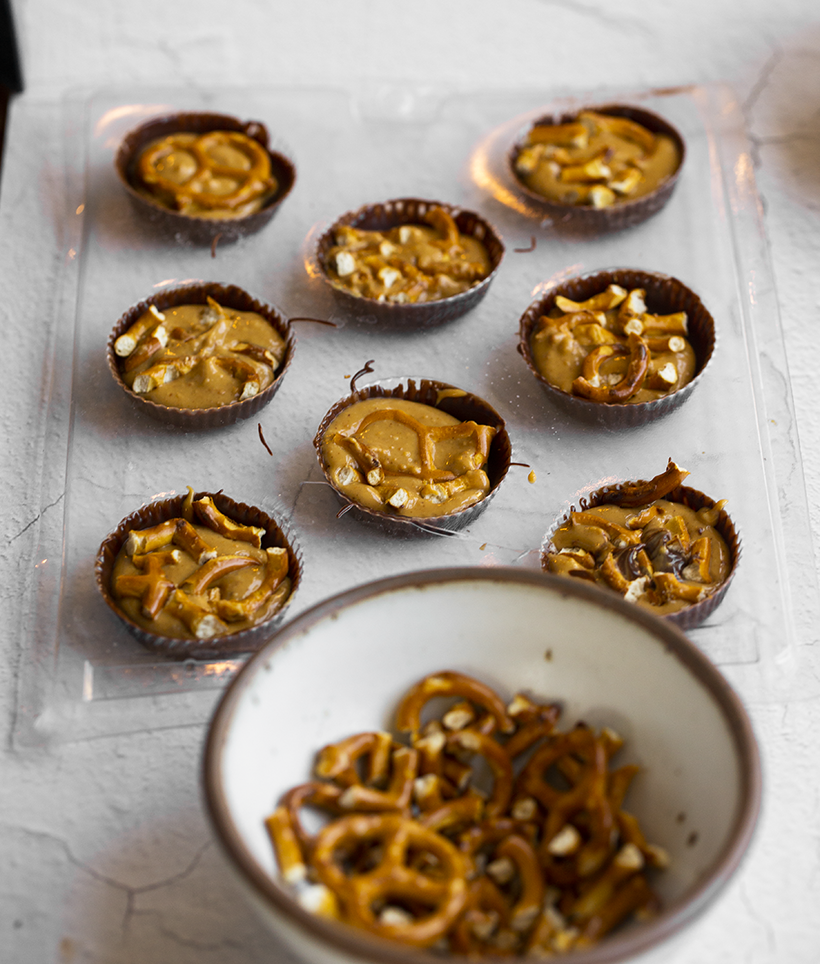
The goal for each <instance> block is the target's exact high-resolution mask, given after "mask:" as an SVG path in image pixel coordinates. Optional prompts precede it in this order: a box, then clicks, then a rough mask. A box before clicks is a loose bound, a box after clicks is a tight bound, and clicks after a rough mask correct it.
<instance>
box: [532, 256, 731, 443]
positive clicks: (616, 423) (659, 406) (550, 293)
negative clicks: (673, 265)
mask: <svg viewBox="0 0 820 964" xmlns="http://www.w3.org/2000/svg"><path fill="white" fill-rule="evenodd" d="M610 284H619V285H621V287H623V288H626V289H628V290H631V289H632V288H643V289H645V290H646V302H647V307H648V309H649V310H650V311H652V312H655V313H657V314H671V313H672V312H676V311H685V312H686V313H687V316H688V322H689V334H688V336H687V337H688V339H689V342H690V344H691V345H692V347H693V348H694V350H695V356H696V358H697V369H696V371H695V377H694V378H693V379H692V381H691V382H689V383H688V384H687V385H684V386H683V388H680V389H678V391H676V392H671V393H670V394H669V395H663V396H661V397H660V398H656V399H654V400H653V401H650V402H638V403H635V404H629V403H624V404H622V405H620V404H616V403H612V402H593V401H591V400H589V399H586V398H580V397H578V396H577V395H572V394H570V393H569V392H565V391H562V390H561V389H560V388H556V387H555V386H554V385H551V384H550V383H549V382H548V381H547V379H546V378H545V377H544V376H543V375H542V374H541V373H540V372H539V371H538V369H537V368H536V367H535V361H534V359H533V356H532V349H531V340H532V336H533V333H534V331H535V327H536V325H537V324H538V320H539V319H540V317H541V316H542V315H545V314H547V313H548V312H549V311H550V309H551V308H552V306H553V304H554V303H555V298H556V297H557V296H558V295H563V296H564V297H567V298H570V299H572V300H573V301H584V300H586V299H587V298H591V297H592V295H594V294H597V293H598V292H600V291H604V290H605V289H606V287H607V286H608V285H610ZM715 344H716V333H715V321H714V318H712V316H711V314H709V312H708V310H707V309H706V307H705V305H704V304H703V302H702V301H701V300H700V298H699V297H698V296H697V295H696V294H695V293H694V291H692V290H691V289H690V288H687V287H686V285H685V284H683V282H682V281H678V279H677V278H673V277H671V276H670V275H666V274H661V273H660V272H657V271H642V270H638V269H635V268H610V269H607V270H602V271H592V272H590V273H589V274H583V275H579V276H577V277H575V278H570V279H568V280H566V281H559V282H557V283H555V284H554V285H552V286H551V287H550V288H549V289H548V290H547V291H546V292H545V293H544V294H543V295H541V297H540V298H538V299H537V300H536V301H534V302H533V303H532V304H531V305H530V306H529V307H528V308H527V310H526V311H525V312H524V314H523V315H522V316H521V319H520V321H519V327H518V352H519V354H520V355H521V356H522V358H523V359H524V361H525V362H526V363H527V367H528V368H529V370H530V371H531V372H532V374H533V375H534V376H535V378H536V379H537V380H538V382H539V384H540V385H541V387H542V388H543V389H544V391H545V392H546V393H547V395H548V396H549V397H550V398H551V399H552V400H553V401H554V402H555V403H556V404H557V405H558V407H559V408H561V409H562V410H563V411H564V412H566V413H568V414H570V415H573V416H576V417H578V418H582V419H584V420H585V421H588V422H595V423H598V424H599V425H606V426H609V427H611V428H629V427H631V426H634V425H643V424H645V423H646V422H652V421H654V420H655V419H657V418H660V417H661V416H663V415H666V414H668V413H669V412H672V411H674V410H675V409H676V408H679V407H680V406H681V405H683V403H684V402H685V401H686V400H687V399H688V398H689V396H690V395H691V394H692V392H693V391H694V390H695V388H696V387H697V386H698V385H699V384H700V382H701V379H702V377H703V373H704V371H705V369H706V366H707V365H708V363H709V360H710V359H711V357H712V355H713V353H714V350H715Z"/></svg>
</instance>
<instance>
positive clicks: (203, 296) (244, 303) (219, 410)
mask: <svg viewBox="0 0 820 964" xmlns="http://www.w3.org/2000/svg"><path fill="white" fill-rule="evenodd" d="M209 296H210V297H211V298H213V299H214V300H215V301H217V302H218V303H219V304H220V305H221V306H222V307H223V308H233V309H234V310H235V311H252V312H255V313H256V314H259V315H261V316H262V317H263V318H264V319H265V321H267V322H268V324H270V326H271V327H272V328H273V329H274V330H275V331H276V333H277V334H278V335H280V336H281V337H282V338H283V339H284V342H285V351H284V354H283V355H282V360H281V362H280V363H279V365H278V367H277V368H276V370H275V371H274V373H273V375H274V378H273V381H272V382H271V384H270V385H268V387H267V388H266V389H264V390H263V391H261V392H259V394H258V395H253V396H251V398H246V399H244V400H241V401H240V400H239V399H236V400H234V401H232V402H228V403H227V404H226V405H216V406H213V407H211V408H177V407H175V406H173V405H161V404H160V403H159V402H155V401H153V400H152V399H150V398H147V397H146V396H144V395H139V394H137V393H136V392H135V391H133V389H131V388H129V387H128V385H127V384H126V383H125V381H124V380H123V378H122V373H121V371H120V365H119V362H118V358H119V356H118V355H117V354H116V352H115V351H114V343H115V342H116V340H117V338H119V336H120V335H122V334H124V333H125V332H126V331H127V330H128V329H129V328H130V327H131V325H133V324H134V322H135V321H136V320H137V319H138V318H139V317H140V315H143V314H144V313H145V312H146V311H148V310H149V308H150V306H151V305H154V306H155V307H156V309H157V310H158V311H160V312H162V311H165V310H167V309H169V308H175V307H177V306H179V305H184V304H203V305H204V304H207V298H208V297H209ZM295 351H296V336H295V334H294V331H293V327H292V326H291V324H290V322H289V320H288V318H287V315H285V314H284V312H282V311H281V310H280V309H279V308H277V307H276V306H275V305H272V304H270V303H268V302H264V301H260V300H259V299H258V298H255V297H254V296H253V295H251V294H250V293H249V292H247V291H245V290H244V288H240V287H238V286H237V285H228V284H224V283H222V282H218V281H204V282H196V283H194V284H188V285H181V286H179V287H174V288H165V289H164V290H162V291H158V292H156V293H155V294H152V295H150V296H149V297H148V298H145V299H143V300H142V301H140V302H138V303H137V304H135V305H132V306H131V307H130V308H129V309H127V311H125V312H123V314H122V315H121V316H120V318H119V320H118V321H117V323H116V325H115V326H114V328H113V330H112V332H111V334H110V335H109V338H108V346H107V360H108V369H109V371H110V372H111V374H112V376H113V378H114V381H115V382H116V384H117V385H118V386H119V387H120V388H121V389H122V390H123V391H124V392H125V393H126V395H127V396H128V397H129V399H130V400H131V401H132V402H133V403H134V404H135V405H136V406H138V407H139V410H140V411H144V412H145V414H147V415H149V416H151V418H154V419H156V420H158V421H160V422H165V423H166V424H172V425H178V426H183V427H185V428H190V429H210V428H220V427H222V426H224V425H232V424H233V423H235V422H237V421H239V420H240V419H244V418H250V416H251V415H254V414H255V413H256V412H258V411H260V409H262V408H264V407H265V405H267V404H268V403H269V402H270V401H271V400H272V398H273V396H274V395H275V394H276V392H277V391H278V390H279V386H280V385H281V383H282V379H283V378H284V377H285V374H286V372H287V370H288V369H289V368H290V365H291V362H292V361H293V356H294V354H295Z"/></svg>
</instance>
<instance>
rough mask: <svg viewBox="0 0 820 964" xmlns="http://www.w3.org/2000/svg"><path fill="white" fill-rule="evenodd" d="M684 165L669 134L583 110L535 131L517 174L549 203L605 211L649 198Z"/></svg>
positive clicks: (519, 160) (517, 162) (523, 151)
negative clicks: (564, 122)
mask: <svg viewBox="0 0 820 964" xmlns="http://www.w3.org/2000/svg"><path fill="white" fill-rule="evenodd" d="M680 163H681V154H680V150H679V148H678V145H677V144H676V143H675V141H674V140H673V139H672V138H671V137H669V136H668V135H666V134H654V133H652V132H651V131H649V130H647V128H645V127H644V126H643V125H642V124H638V123H636V122H635V121H633V120H629V119H628V118H626V117H617V116H610V115H608V114H598V113H596V112H595V111H582V112H581V113H580V114H579V115H578V117H577V118H576V119H575V120H574V121H572V122H570V123H566V124H538V125H536V126H535V127H533V128H532V129H531V130H530V131H529V133H528V135H527V139H526V142H525V144H524V147H523V148H522V149H521V151H520V152H519V154H518V156H517V158H516V160H515V172H516V174H517V176H518V178H519V179H520V180H521V181H522V182H523V183H524V184H526V185H527V187H529V188H530V190H532V191H535V193H536V194H540V195H542V196H543V197H545V198H547V199H548V200H550V201H555V202H556V203H558V204H569V205H586V206H588V207H595V208H606V207H611V206H612V205H615V204H622V203H624V202H625V201H633V200H635V199H636V198H640V197H644V196H645V195H647V194H651V193H652V191H654V190H655V189H656V188H658V187H660V185H661V184H663V183H664V181H666V180H668V179H669V178H670V177H671V176H672V175H673V174H674V173H675V171H677V169H678V168H679V167H680Z"/></svg>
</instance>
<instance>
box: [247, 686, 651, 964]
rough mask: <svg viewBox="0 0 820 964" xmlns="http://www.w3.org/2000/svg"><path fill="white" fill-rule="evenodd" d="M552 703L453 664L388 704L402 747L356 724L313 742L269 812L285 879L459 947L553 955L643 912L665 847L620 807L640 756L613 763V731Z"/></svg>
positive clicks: (417, 935)
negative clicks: (437, 705)
mask: <svg viewBox="0 0 820 964" xmlns="http://www.w3.org/2000/svg"><path fill="white" fill-rule="evenodd" d="M442 699H443V700H445V701H446V706H445V708H444V709H443V711H442V712H440V714H439V715H438V716H434V715H431V712H430V711H431V709H432V707H431V706H430V703H431V702H432V701H433V700H442ZM559 714H560V709H559V707H558V705H557V704H555V703H539V702H536V701H534V700H533V699H531V698H530V697H529V696H527V695H525V694H523V693H519V694H516V695H515V696H514V697H513V699H512V700H511V701H510V702H509V704H507V705H505V703H504V701H503V700H502V699H501V697H500V696H499V695H498V694H497V693H496V692H495V691H494V690H493V689H491V688H490V687H489V686H487V685H486V684H484V683H482V682H480V681H479V680H476V679H474V678H472V677H470V676H466V675H465V674H462V673H457V672H453V671H442V672H439V673H433V674H431V675H429V676H426V677H425V678H424V679H422V680H419V682H418V683H416V684H415V685H414V686H413V687H411V689H410V690H409V691H408V692H407V693H406V694H405V696H404V697H403V699H402V700H401V702H400V704H399V707H398V711H397V714H396V729H397V730H398V731H399V732H401V733H404V734H406V738H407V740H408V743H409V745H404V744H401V743H399V742H398V741H397V740H396V739H394V737H392V736H391V735H390V734H389V733H381V732H365V733H358V734H354V735H352V736H350V737H347V738H345V739H343V740H340V741H339V742H337V743H333V744H330V745H328V746H326V747H324V748H323V749H322V750H320V752H319V754H318V756H317V762H316V767H315V773H316V778H317V779H314V780H312V781H310V782H308V783H305V784H301V785H300V786H297V787H294V788H293V789H291V790H289V791H288V792H287V793H286V794H285V795H284V796H283V797H282V799H281V801H280V802H279V805H278V806H277V807H276V809H275V810H274V812H273V813H272V814H271V815H270V816H269V817H268V818H267V821H266V824H267V828H268V832H269V834H270V837H271V840H272V843H273V847H274V852H275V855H276V859H277V862H278V864H279V869H280V872H281V875H282V878H283V880H284V881H285V883H286V884H287V885H288V886H290V887H291V888H292V889H293V890H294V892H295V894H296V896H297V899H298V900H299V901H300V902H301V903H302V904H303V905H304V906H306V907H308V908H309V909H311V910H313V911H314V912H316V913H317V914H320V915H323V916H325V917H330V918H333V919H336V920H339V921H342V922H344V923H346V924H350V925H352V926H354V927H358V928H361V929H364V930H366V931H368V932H370V933H372V934H375V935H378V936H380V937H386V938H389V939H391V940H395V941H398V942H400V943H402V944H405V945H408V946H412V947H419V948H425V947H434V948H436V949H438V950H442V951H448V952H451V953H454V954H464V955H470V956H476V955H498V954H503V955H510V954H514V955H525V954H534V955H537V956H542V957H543V956H552V955H554V954H557V953H561V952H563V951H568V950H572V949H573V948H581V947H586V946H589V945H591V944H594V943H595V942H597V941H598V940H599V939H600V938H602V937H603V936H604V935H605V934H607V933H608V932H609V931H611V930H612V929H613V928H615V927H617V926H618V925H619V924H621V923H622V922H624V921H626V920H627V919H628V918H629V917H630V916H633V915H634V916H638V917H643V916H648V915H651V914H652V913H654V912H655V911H656V910H657V909H658V907H659V902H658V899H657V897H656V896H655V894H654V892H653V891H652V888H651V886H650V883H649V880H648V878H647V875H646V872H645V871H646V868H647V867H652V868H656V869H660V868H662V867H664V866H665V865H666V863H667V862H668V858H667V857H666V854H665V852H664V851H663V850H662V849H661V848H660V847H657V846H655V845H653V844H650V843H648V842H647V840H646V838H645V836H644V835H643V833H642V831H641V829H640V826H639V824H638V821H637V820H636V818H635V817H634V816H633V815H632V814H630V813H628V812H627V811H625V810H624V809H623V807H622V804H623V800H624V797H625V795H626V793H627V791H628V789H629V785H630V783H631V782H632V780H633V779H634V778H635V776H636V775H637V774H638V772H639V768H638V767H637V766H634V765H626V766H622V767H619V768H613V767H612V766H611V759H612V757H613V756H614V755H615V754H616V753H617V752H618V751H619V750H620V749H621V746H622V745H623V741H622V740H621V738H620V737H619V736H618V735H617V734H616V733H614V732H613V731H612V730H609V729H607V728H604V729H603V730H601V731H600V732H599V731H596V730H594V729H592V728H591V727H589V726H586V725H584V724H578V725H577V726H576V727H574V728H573V729H571V730H569V731H567V732H561V731H558V730H556V728H555V727H556V724H557V721H558V717H559ZM488 778H489V780H488ZM303 807H310V808H312V809H313V810H314V811H316V812H318V813H319V814H320V815H321V819H322V821H323V826H321V828H320V829H319V830H318V832H316V833H315V834H309V833H308V832H307V831H306V830H305V828H304V826H303V823H302V820H301V816H300V811H301V809H302V808H303Z"/></svg>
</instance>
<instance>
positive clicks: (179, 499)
mask: <svg viewBox="0 0 820 964" xmlns="http://www.w3.org/2000/svg"><path fill="white" fill-rule="evenodd" d="M206 495H209V496H211V498H212V499H213V500H214V504H215V505H216V507H217V508H218V509H219V511H220V512H223V513H224V514H225V515H227V516H229V517H230V518H231V519H233V520H234V522H238V523H240V524H242V525H253V526H259V527H260V528H262V529H265V530H266V535H265V537H264V538H263V540H262V548H263V549H265V548H280V549H287V551H288V560H289V567H288V575H289V576H290V578H291V590H290V594H289V596H288V597H287V599H286V600H285V601H284V603H283V604H282V606H281V607H280V608H279V609H278V610H277V611H276V612H275V613H274V614H273V615H272V616H271V617H270V618H269V619H267V620H265V622H263V623H259V624H258V625H256V626H251V627H249V628H248V629H243V630H241V631H240V632H238V633H230V634H228V635H226V636H217V637H214V638H213V639H192V638H188V637H174V636H162V635H160V634H159V633H151V632H149V631H148V630H147V629H145V628H144V627H143V626H140V625H139V624H138V623H135V622H133V621H132V620H131V619H129V617H128V616H127V615H126V614H125V613H124V612H123V611H122V610H121V609H120V607H119V606H118V605H117V601H116V600H115V599H114V597H113V595H112V593H111V576H112V573H113V570H114V562H115V561H116V558H117V554H118V553H119V551H120V549H121V548H122V546H123V544H124V543H125V541H126V539H127V538H128V533H129V531H131V530H132V529H147V528H149V527H150V526H153V525H157V524H158V523H160V522H163V521H164V520H165V519H173V518H174V517H175V516H178V515H181V514H182V506H183V503H184V502H185V500H186V499H187V498H188V495H187V493H186V494H185V495H177V496H175V497H174V498H172V499H163V500H161V501H159V502H150V503H148V505H144V506H142V507H141V508H139V509H137V510H135V511H134V512H132V513H131V514H130V515H129V516H127V517H126V518H125V519H123V520H122V522H120V524H119V525H118V526H117V528H116V529H115V530H114V531H113V532H112V533H111V534H110V535H108V536H107V537H106V538H105V539H104V540H103V542H102V545H101V546H100V548H99V551H98V552H97V558H96V561H95V564H94V572H95V576H96V580H97V588H98V589H99V590H100V593H101V594H102V597H103V599H104V600H105V601H106V603H107V604H108V606H109V608H110V609H111V610H112V612H113V613H114V614H115V615H116V616H117V618H118V619H119V620H120V621H121V622H122V623H123V624H124V625H125V627H126V629H128V631H129V632H130V633H132V634H133V635H134V636H135V637H136V638H137V639H138V640H139V641H140V643H142V645H143V646H145V647H146V648H147V649H150V650H152V651H153V652H156V653H162V654H163V655H165V656H170V657H172V658H174V659H200V658H202V659H212V658H220V657H223V656H228V655H236V654H240V653H250V652H253V651H254V650H256V649H259V648H260V647H261V646H262V645H263V644H264V643H265V642H267V640H268V638H269V636H270V635H271V633H272V632H273V630H274V628H275V627H276V626H277V625H278V624H279V623H280V622H281V621H282V619H283V618H284V615H285V612H286V610H287V608H288V606H289V605H290V602H291V600H292V599H293V596H294V594H295V593H296V591H297V589H298V588H299V584H300V582H301V580H302V568H303V567H302V553H301V550H300V548H299V547H298V545H297V544H296V542H295V541H294V539H293V535H292V533H291V531H290V527H289V526H285V525H283V524H281V523H279V522H277V521H276V520H275V519H274V518H273V516H271V515H269V514H268V513H267V512H265V511H264V510H262V509H259V508H257V507H256V506H251V505H246V504H245V503H244V502H235V501H234V500H233V499H231V498H229V497H228V496H226V495H223V493H222V492H221V491H219V492H195V493H194V498H195V499H201V498H203V497H204V496H206Z"/></svg>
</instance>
